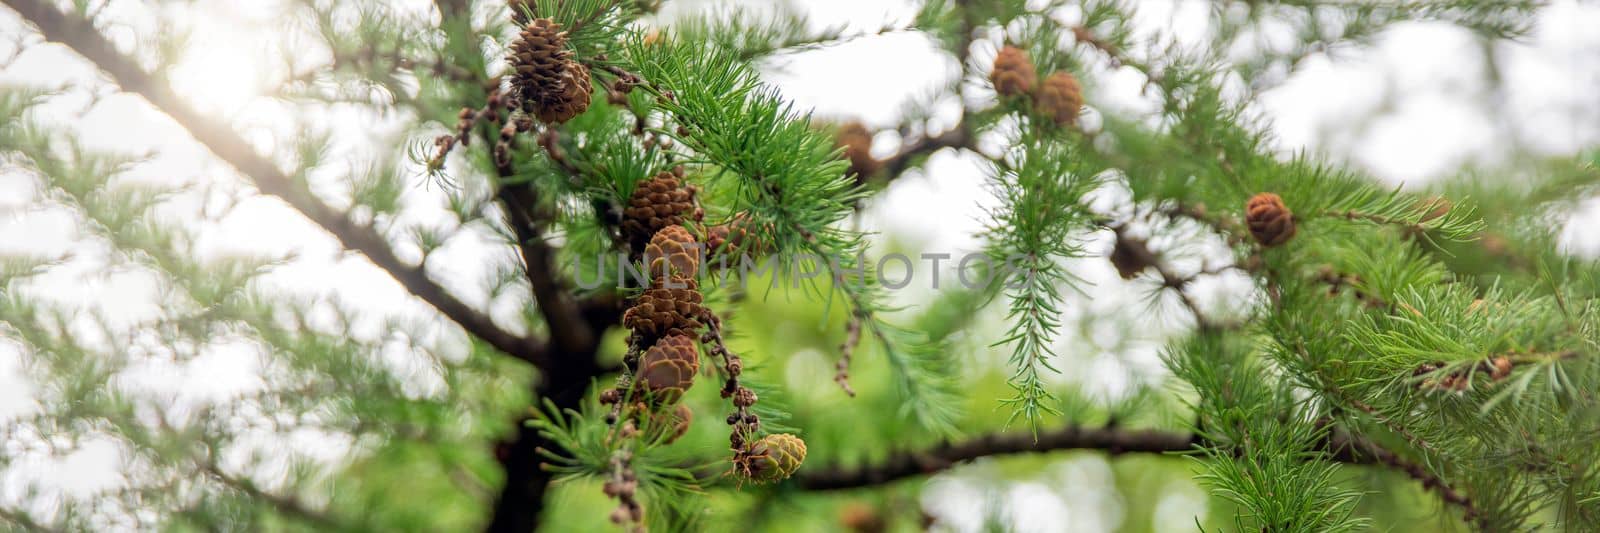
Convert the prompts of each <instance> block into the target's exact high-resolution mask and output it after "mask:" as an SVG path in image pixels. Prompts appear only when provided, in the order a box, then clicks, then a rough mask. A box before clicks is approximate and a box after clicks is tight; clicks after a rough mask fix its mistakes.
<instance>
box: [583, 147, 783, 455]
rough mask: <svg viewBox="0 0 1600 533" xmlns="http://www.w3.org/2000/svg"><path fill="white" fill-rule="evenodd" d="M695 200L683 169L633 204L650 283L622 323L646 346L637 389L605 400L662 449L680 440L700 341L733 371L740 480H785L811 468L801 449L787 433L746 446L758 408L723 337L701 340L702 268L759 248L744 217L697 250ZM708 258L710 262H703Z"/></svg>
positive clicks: (651, 184) (628, 214)
mask: <svg viewBox="0 0 1600 533" xmlns="http://www.w3.org/2000/svg"><path fill="white" fill-rule="evenodd" d="M695 196H696V191H695V189H694V188H693V187H690V186H687V185H685V184H684V182H683V170H682V169H681V168H680V169H674V170H673V171H671V172H662V173H660V174H657V175H656V176H655V177H652V178H650V179H648V180H645V181H644V182H642V183H640V184H639V185H638V186H637V187H636V188H635V189H634V192H633V194H632V195H631V196H630V197H629V200H628V207H627V208H625V209H624V212H623V221H622V228H623V231H624V233H625V234H626V236H627V238H628V241H629V244H630V246H631V247H632V249H633V250H634V251H635V252H634V253H635V256H637V257H639V258H640V259H641V260H642V261H643V262H644V264H645V266H646V267H647V268H648V269H649V270H648V272H650V275H651V276H652V278H651V282H650V286H649V287H647V288H645V290H644V291H643V292H642V293H641V294H640V295H639V296H638V298H637V299H635V300H634V303H633V306H632V307H630V308H628V310H627V311H626V312H625V313H623V316H622V325H623V326H624V327H627V328H628V329H630V330H632V332H633V337H632V343H633V345H634V346H638V347H647V348H643V354H642V355H641V356H639V357H638V360H637V361H636V362H634V363H632V367H633V369H634V371H633V378H632V382H631V385H630V386H629V387H628V388H627V389H626V390H619V389H612V390H609V391H606V393H605V395H604V396H603V400H604V401H605V402H606V403H618V402H623V403H624V405H627V406H631V407H629V414H630V417H632V419H634V420H637V421H638V422H640V423H641V424H642V425H643V426H644V427H645V428H646V429H645V431H646V432H647V433H646V435H645V436H646V437H648V438H652V439H659V440H660V441H662V442H663V443H670V442H672V441H674V440H676V439H678V438H679V437H681V436H683V434H684V432H686V431H687V430H688V427H689V422H690V420H691V419H692V414H691V412H690V411H689V409H688V408H687V407H685V406H683V405H681V404H680V403H679V402H681V401H682V400H683V395H684V393H685V392H687V391H688V389H689V388H690V387H692V386H693V385H694V379H695V376H696V375H697V374H698V373H699V370H700V343H699V342H696V339H697V338H699V340H700V341H702V342H711V343H713V344H712V351H713V353H720V354H722V357H727V358H731V360H730V364H729V365H728V366H729V368H728V369H727V370H728V372H729V373H730V374H733V375H731V376H730V377H729V386H728V387H725V389H726V390H725V391H724V394H723V395H724V396H725V397H729V398H731V399H732V401H733V403H734V405H735V407H737V408H738V411H739V412H738V413H735V415H734V416H732V417H730V418H729V419H730V424H733V425H734V426H735V430H734V431H735V434H734V435H733V437H732V439H731V440H732V441H733V443H734V446H733V447H734V459H733V460H734V472H735V473H738V474H740V475H743V476H745V477H747V478H748V479H751V480H754V481H777V480H781V479H784V478H787V477H789V476H790V475H792V474H794V471H795V469H797V468H799V466H800V463H801V462H802V461H804V460H805V455H806V449H805V442H803V441H801V440H800V439H799V438H798V437H795V436H794V435H788V434H776V435H766V436H764V437H761V438H760V439H756V440H753V441H749V442H746V441H745V438H744V431H743V430H744V429H748V428H752V427H754V425H753V421H754V416H753V415H749V413H748V409H749V407H750V406H752V405H754V404H755V402H756V394H755V392H754V391H751V390H750V389H748V388H745V387H742V386H739V385H738V378H737V374H738V371H739V370H738V369H739V368H740V367H742V363H739V362H738V361H737V358H736V356H733V355H731V354H729V353H727V350H726V348H725V347H722V346H721V345H720V342H721V341H720V338H714V336H713V335H709V334H708V335H706V336H705V337H703V338H701V337H699V331H700V330H701V329H703V328H706V327H707V326H709V325H711V324H710V323H709V322H713V321H715V320H716V317H715V316H713V315H712V314H711V311H710V310H709V309H707V308H706V307H705V305H704V295H703V294H701V292H700V290H699V282H698V281H697V278H696V276H697V275H698V274H699V273H700V268H701V266H702V265H701V262H702V261H704V260H706V259H707V257H718V256H720V257H727V256H729V255H733V254H736V253H740V252H749V251H753V250H756V249H759V246H758V245H757V244H756V239H755V237H754V232H753V231H752V229H753V224H752V223H751V222H750V218H749V217H747V216H744V215H742V214H741V215H738V216H735V217H734V218H733V219H732V220H730V221H729V222H728V223H726V224H721V225H717V226H711V227H709V228H705V231H704V235H705V242H700V241H699V240H697V238H696V235H695V233H693V232H691V231H690V230H689V227H691V226H698V223H699V222H700V221H701V220H702V219H703V218H704V212H703V211H702V210H701V209H700V207H699V205H698V204H697V203H696V202H695ZM646 236H647V237H646ZM702 251H709V253H710V254H712V255H710V256H706V255H702V253H701V252H702ZM669 406H671V407H670V408H669ZM747 419H749V420H750V422H746V420H747Z"/></svg>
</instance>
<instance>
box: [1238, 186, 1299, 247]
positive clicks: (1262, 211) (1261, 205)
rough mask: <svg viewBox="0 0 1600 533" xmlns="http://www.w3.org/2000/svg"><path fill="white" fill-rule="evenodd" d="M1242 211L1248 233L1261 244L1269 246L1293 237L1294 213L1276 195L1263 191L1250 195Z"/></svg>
mask: <svg viewBox="0 0 1600 533" xmlns="http://www.w3.org/2000/svg"><path fill="white" fill-rule="evenodd" d="M1244 211H1245V222H1246V223H1247V224H1248V225H1249V226H1250V235H1252V236H1254V237H1255V238H1256V241H1257V242H1260V243H1261V245H1262V246H1265V247H1268V248H1271V247H1273V246H1278V245H1281V244H1283V243H1286V242H1289V239H1292V238H1294V233H1295V225H1294V213H1291V212H1289V207H1288V206H1286V205H1283V198H1280V197H1278V195H1276V194H1273V193H1270V192H1264V193H1260V194H1257V195H1255V196H1252V197H1250V201H1248V202H1245V205H1244Z"/></svg>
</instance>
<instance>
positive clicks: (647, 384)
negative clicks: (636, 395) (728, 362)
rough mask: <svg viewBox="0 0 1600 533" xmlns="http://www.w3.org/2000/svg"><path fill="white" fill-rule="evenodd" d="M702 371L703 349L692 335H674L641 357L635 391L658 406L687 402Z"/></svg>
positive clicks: (661, 341)
mask: <svg viewBox="0 0 1600 533" xmlns="http://www.w3.org/2000/svg"><path fill="white" fill-rule="evenodd" d="M699 371H700V347H699V346H698V345H696V344H695V342H694V338H693V337H690V336H688V335H670V336H667V337H662V338H661V340H658V341H656V343H655V345H653V346H651V347H650V349H649V350H645V352H644V356H643V357H641V358H639V371H638V374H636V375H635V376H634V383H635V388H636V389H640V390H639V392H640V393H642V394H644V395H645V396H644V397H645V398H648V399H649V400H651V401H652V402H653V403H655V404H656V405H671V404H675V403H678V400H681V399H683V393H684V391H686V390H689V387H691V386H693V385H694V376H695V373H696V372H699Z"/></svg>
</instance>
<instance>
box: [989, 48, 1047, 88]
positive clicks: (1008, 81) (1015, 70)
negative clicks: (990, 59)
mask: <svg viewBox="0 0 1600 533" xmlns="http://www.w3.org/2000/svg"><path fill="white" fill-rule="evenodd" d="M1038 77H1039V74H1038V73H1037V72H1035V71H1034V69H1033V62H1032V61H1029V60H1028V53H1027V52H1024V51H1022V49H1021V48H1017V47H1015V46H1007V47H1005V48H1001V49H1000V53H999V54H998V55H996V56H995V57H994V70H993V71H991V72H990V73H989V81H991V82H993V83H994V91H995V92H997V93H1000V96H1021V95H1024V94H1028V93H1030V92H1033V82H1034V80H1035V79H1037V78H1038Z"/></svg>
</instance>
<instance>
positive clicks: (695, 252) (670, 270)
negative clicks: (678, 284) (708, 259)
mask: <svg viewBox="0 0 1600 533" xmlns="http://www.w3.org/2000/svg"><path fill="white" fill-rule="evenodd" d="M700 252H701V250H700V243H699V242H697V241H695V238H694V235H693V234H691V233H689V230H687V229H684V227H683V226H677V225H673V226H667V227H665V228H661V231H658V232H656V234H655V236H654V237H651V238H650V244H647V245H645V247H644V262H645V264H646V265H648V266H649V268H650V271H649V275H650V277H651V278H652V279H654V278H656V277H659V276H662V275H666V276H671V277H681V278H690V279H692V278H694V276H695V274H696V273H698V272H699V270H700Z"/></svg>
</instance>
